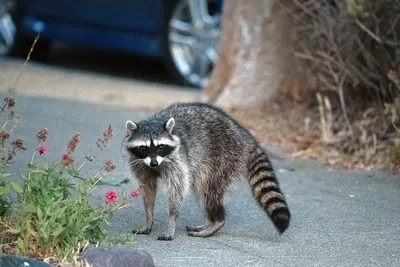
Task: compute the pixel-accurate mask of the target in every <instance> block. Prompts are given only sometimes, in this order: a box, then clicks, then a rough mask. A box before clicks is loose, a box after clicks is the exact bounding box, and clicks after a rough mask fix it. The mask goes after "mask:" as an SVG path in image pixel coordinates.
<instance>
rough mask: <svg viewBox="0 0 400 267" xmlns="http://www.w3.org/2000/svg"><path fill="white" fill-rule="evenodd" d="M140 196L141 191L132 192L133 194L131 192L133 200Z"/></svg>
mask: <svg viewBox="0 0 400 267" xmlns="http://www.w3.org/2000/svg"><path fill="white" fill-rule="evenodd" d="M138 196H139V189H136V190H132V192H131V197H132V198H136V197H138Z"/></svg>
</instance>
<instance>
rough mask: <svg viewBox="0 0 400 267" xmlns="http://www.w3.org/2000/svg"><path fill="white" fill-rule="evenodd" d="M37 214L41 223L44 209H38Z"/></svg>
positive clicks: (38, 207)
mask: <svg viewBox="0 0 400 267" xmlns="http://www.w3.org/2000/svg"><path fill="white" fill-rule="evenodd" d="M36 214H37V217H38V220H39V221H41V220H43V212H42V209H41V208H40V206H37V207H36Z"/></svg>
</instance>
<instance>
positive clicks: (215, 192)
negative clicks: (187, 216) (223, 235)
mask: <svg viewBox="0 0 400 267" xmlns="http://www.w3.org/2000/svg"><path fill="white" fill-rule="evenodd" d="M217 180H218V179H217ZM223 198H224V189H223V188H222V187H221V185H218V184H214V183H210V184H208V186H206V188H205V190H204V192H203V199H202V200H203V207H204V212H205V214H206V216H207V219H208V221H209V222H210V223H209V224H208V225H206V226H202V227H186V229H187V231H188V232H187V234H188V236H195V237H210V236H212V235H214V234H215V233H216V232H218V230H219V229H221V228H222V227H223V226H224V224H225V208H224V205H223ZM188 229H189V230H188Z"/></svg>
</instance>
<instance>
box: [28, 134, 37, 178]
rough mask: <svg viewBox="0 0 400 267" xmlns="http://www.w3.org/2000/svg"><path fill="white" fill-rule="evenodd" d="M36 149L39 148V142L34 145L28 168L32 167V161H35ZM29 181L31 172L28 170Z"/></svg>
mask: <svg viewBox="0 0 400 267" xmlns="http://www.w3.org/2000/svg"><path fill="white" fill-rule="evenodd" d="M38 147H39V141H38V142H37V143H36V145H35V150H34V151H33V154H32V158H31V163H30V166H32V165H33V160H34V159H35V155H36V150H37V148H38ZM30 179H31V171H30V170H29V172H28V180H30Z"/></svg>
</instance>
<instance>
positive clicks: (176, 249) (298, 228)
mask: <svg viewBox="0 0 400 267" xmlns="http://www.w3.org/2000/svg"><path fill="white" fill-rule="evenodd" d="M3 96H4V94H3V93H1V97H3ZM16 100H17V111H18V112H17V113H20V114H21V115H22V116H23V124H22V126H21V127H20V128H17V129H16V131H15V136H14V137H17V136H18V137H22V138H23V139H25V143H26V147H27V148H28V149H30V148H32V147H33V145H34V142H35V136H36V132H37V131H38V130H39V129H40V128H41V127H47V128H48V129H49V138H48V140H47V142H46V143H47V145H46V146H47V151H48V153H47V154H46V155H45V156H44V157H45V158H46V159H48V160H49V159H50V160H51V159H55V160H56V159H59V158H60V157H61V154H62V153H63V151H64V150H65V147H66V143H67V141H68V140H69V138H70V137H71V135H72V134H74V133H75V132H80V133H81V143H80V146H79V148H78V153H81V154H80V155H81V156H82V152H83V151H84V150H86V149H90V148H93V146H94V144H95V142H96V140H97V138H98V137H101V134H102V132H103V130H104V129H105V128H107V127H108V125H111V126H112V127H113V128H114V131H115V136H114V137H113V139H112V140H111V142H110V143H109V145H108V147H107V148H106V150H105V151H103V152H102V153H100V154H98V155H99V158H98V159H97V160H96V161H95V162H94V163H91V164H88V165H87V166H85V168H87V169H86V170H96V169H98V168H99V167H100V166H101V164H102V162H103V161H104V160H105V159H113V160H114V161H116V163H117V169H116V171H115V172H114V173H113V175H112V177H110V178H108V179H110V181H120V180H123V179H125V178H130V175H129V172H128V169H127V168H126V167H125V166H124V164H123V159H122V156H121V153H120V151H121V140H122V137H123V134H124V124H125V121H126V120H127V119H130V120H139V119H141V118H144V117H145V116H147V115H148V113H147V112H139V111H137V110H133V109H125V108H116V107H108V106H103V105H95V104H88V103H86V102H78V101H69V100H60V99H56V98H44V97H31V96H29V97H27V96H17V98H16ZM30 155H31V154H30V153H28V152H24V153H23V154H21V156H22V157H19V158H18V160H17V162H16V165H15V166H16V167H17V168H16V169H14V171H16V172H18V171H20V168H22V167H24V164H26V162H27V160H28V159H29V158H30ZM78 161H79V159H78ZM272 163H273V164H274V166H275V169H276V172H277V175H278V179H279V181H280V183H281V187H282V190H283V191H284V193H285V194H286V196H287V200H288V204H289V207H290V210H291V213H292V221H291V223H290V226H289V229H288V230H287V231H286V232H285V233H284V234H283V235H281V236H279V235H277V233H276V231H275V229H274V228H273V225H272V223H271V222H270V220H269V219H268V218H267V216H266V214H265V213H264V212H263V211H262V210H261V209H260V208H259V207H258V205H257V204H256V202H255V201H254V200H253V198H252V197H251V194H250V191H249V188H248V185H246V184H242V185H239V186H238V187H237V188H236V190H234V192H233V193H232V194H231V195H230V196H229V198H227V200H226V209H227V219H226V224H225V226H224V227H223V228H222V229H221V230H220V231H219V232H218V233H217V234H216V235H215V236H213V237H210V238H197V237H188V236H187V235H186V234H185V230H184V227H185V225H197V224H201V223H202V222H203V216H202V213H201V210H200V209H199V207H198V206H197V204H196V203H195V200H194V198H193V196H190V197H188V199H187V200H186V202H185V204H184V207H183V209H182V213H181V217H180V219H179V221H178V224H177V230H176V237H175V239H174V240H173V241H170V242H165V241H164V242H163V241H158V240H157V237H158V235H160V234H162V233H163V232H164V231H165V229H166V224H165V221H166V215H167V202H166V192H165V190H161V191H160V192H159V193H158V196H157V203H156V214H155V218H156V221H155V224H154V226H153V232H152V233H151V234H150V235H149V236H137V242H136V243H135V244H134V245H133V246H134V247H136V248H138V249H142V250H146V251H148V252H149V253H150V254H151V255H152V256H153V258H154V262H155V264H156V266H159V267H161V266H175V267H179V266H194V267H195V266H202V267H204V266H337V267H339V266H352V267H354V266H363V267H364V266H371V267H372V266H373V267H376V266H400V177H399V176H394V175H391V174H390V173H389V172H382V171H346V170H341V169H334V168H331V167H328V166H322V165H320V164H317V163H315V162H312V161H304V160H299V159H296V160H286V161H279V160H275V159H273V160H272ZM136 187H137V183H136V182H135V181H134V180H133V179H132V180H131V182H130V183H128V184H126V185H124V187H123V188H120V189H118V190H121V189H122V190H124V191H126V192H129V191H130V190H132V189H134V188H136ZM108 189H110V188H100V189H99V190H98V191H96V196H95V198H94V201H102V199H103V197H104V192H105V191H106V190H108ZM142 220H144V212H143V207H142V203H141V200H139V199H135V200H133V201H132V206H131V207H129V208H127V209H124V210H122V211H120V212H119V213H118V214H117V215H116V216H115V217H114V218H113V219H112V221H111V227H110V234H111V235H115V234H127V233H130V232H131V231H132V230H133V229H137V228H138V227H139V226H140V224H141V222H142Z"/></svg>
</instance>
